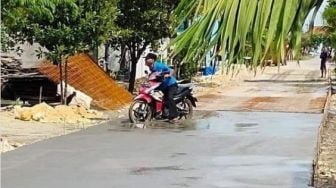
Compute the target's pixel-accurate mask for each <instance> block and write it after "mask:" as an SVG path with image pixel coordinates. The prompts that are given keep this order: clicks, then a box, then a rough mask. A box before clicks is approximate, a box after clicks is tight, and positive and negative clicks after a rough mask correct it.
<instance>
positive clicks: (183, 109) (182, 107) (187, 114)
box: [177, 99, 194, 119]
mask: <svg viewBox="0 0 336 188" xmlns="http://www.w3.org/2000/svg"><path fill="white" fill-rule="evenodd" d="M177 108H178V111H179V113H182V114H181V115H180V117H179V119H182V118H183V117H184V118H185V119H191V118H192V117H193V114H194V109H193V105H192V103H191V101H190V100H189V99H184V100H183V101H182V102H180V103H178V104H177Z"/></svg>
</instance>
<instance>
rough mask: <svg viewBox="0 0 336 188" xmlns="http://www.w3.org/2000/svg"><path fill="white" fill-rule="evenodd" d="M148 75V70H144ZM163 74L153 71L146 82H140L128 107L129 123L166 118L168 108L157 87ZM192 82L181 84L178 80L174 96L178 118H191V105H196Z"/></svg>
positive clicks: (162, 78)
mask: <svg viewBox="0 0 336 188" xmlns="http://www.w3.org/2000/svg"><path fill="white" fill-rule="evenodd" d="M145 74H146V75H148V72H147V71H145ZM164 74H167V73H158V72H153V73H151V74H149V75H148V81H147V83H143V84H141V86H140V88H139V94H138V95H137V96H136V97H135V98H134V100H133V103H132V104H131V106H130V108H129V113H128V115H129V119H130V121H131V123H139V122H148V121H151V120H152V119H155V120H167V118H168V116H169V110H168V108H167V107H166V105H165V102H164V94H163V93H162V91H160V90H159V89H158V88H159V86H160V85H161V83H162V81H163V80H164ZM192 90H193V84H191V83H187V84H181V83H179V82H178V89H177V92H176V94H175V96H174V100H175V102H176V108H177V112H178V119H182V118H185V119H191V118H192V116H193V107H196V102H197V99H196V98H195V97H193V95H192Z"/></svg>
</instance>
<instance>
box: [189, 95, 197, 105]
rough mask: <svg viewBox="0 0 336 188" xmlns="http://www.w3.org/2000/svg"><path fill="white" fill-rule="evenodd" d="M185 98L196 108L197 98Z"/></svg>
mask: <svg viewBox="0 0 336 188" xmlns="http://www.w3.org/2000/svg"><path fill="white" fill-rule="evenodd" d="M187 98H188V99H189V100H190V101H191V104H192V105H193V106H194V107H196V102H198V100H197V98H196V97H193V96H192V95H187Z"/></svg>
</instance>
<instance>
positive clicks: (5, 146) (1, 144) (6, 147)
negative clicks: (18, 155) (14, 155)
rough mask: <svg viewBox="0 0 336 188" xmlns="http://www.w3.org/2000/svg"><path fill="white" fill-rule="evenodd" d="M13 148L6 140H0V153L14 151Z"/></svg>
mask: <svg viewBox="0 0 336 188" xmlns="http://www.w3.org/2000/svg"><path fill="white" fill-rule="evenodd" d="M14 149H15V147H13V146H12V145H10V144H9V143H8V140H7V138H0V153H4V152H7V151H11V150H14Z"/></svg>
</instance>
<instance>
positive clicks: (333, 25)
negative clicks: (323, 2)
mask: <svg viewBox="0 0 336 188" xmlns="http://www.w3.org/2000/svg"><path fill="white" fill-rule="evenodd" d="M323 18H324V19H325V20H326V21H327V23H328V26H327V31H326V34H325V41H324V44H325V45H328V46H332V47H333V48H336V0H329V1H328V6H327V8H326V9H325V11H324V13H323Z"/></svg>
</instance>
